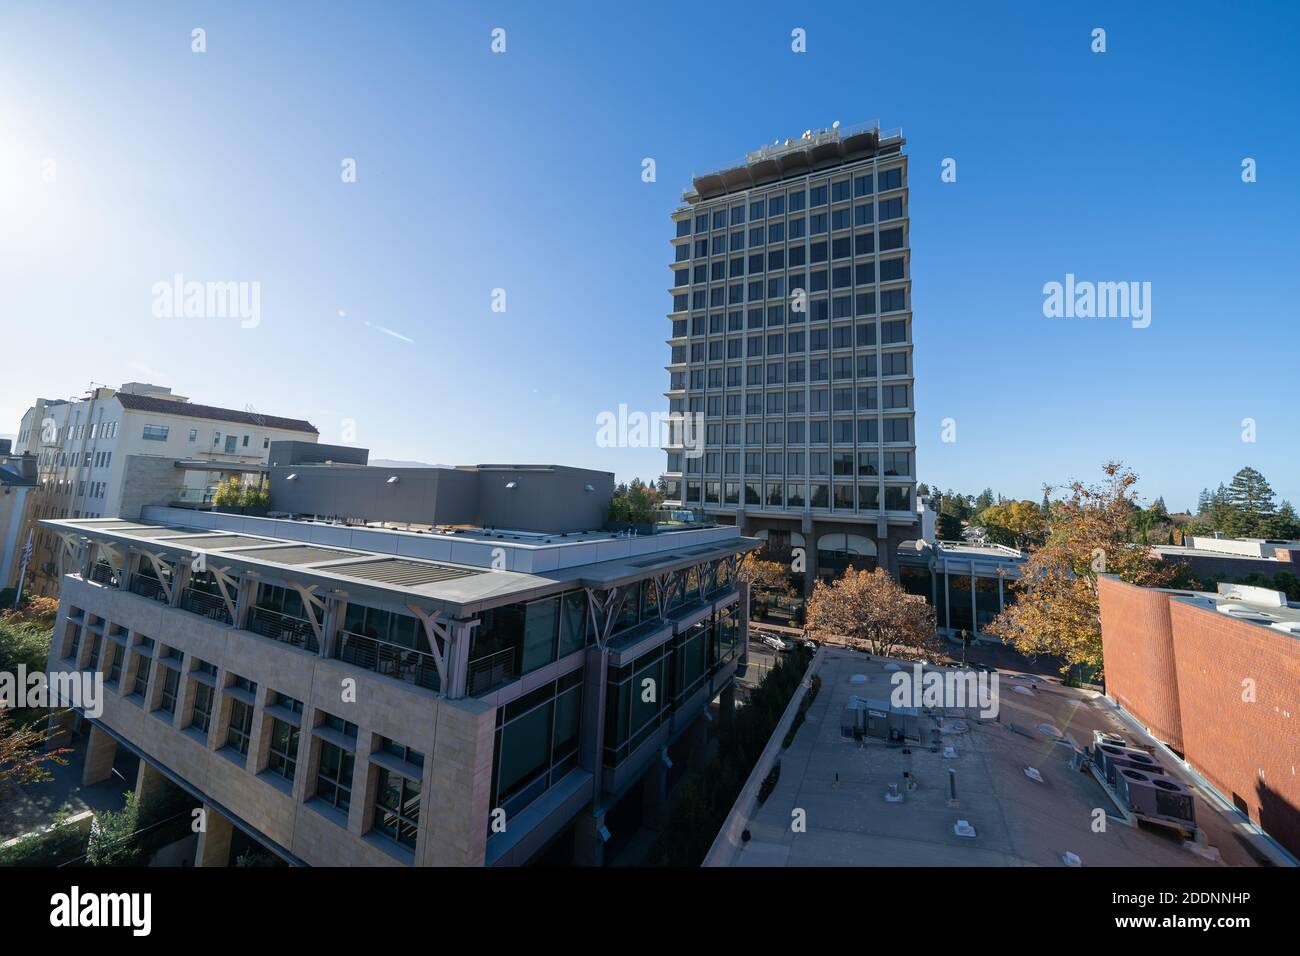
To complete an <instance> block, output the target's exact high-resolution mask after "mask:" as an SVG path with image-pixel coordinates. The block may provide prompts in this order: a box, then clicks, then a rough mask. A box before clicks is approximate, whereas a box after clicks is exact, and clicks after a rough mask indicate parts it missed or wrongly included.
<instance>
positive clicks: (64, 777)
mask: <svg viewBox="0 0 1300 956" xmlns="http://www.w3.org/2000/svg"><path fill="white" fill-rule="evenodd" d="M86 740H87V735H86V734H84V733H83V734H80V735H79V736H78V737H77V739H76V740H74V741H73V742H72V743H71V745H70V746H71V747H72V748H73V752H72V753H68V754H64V757H65V758H66V759H67V761H68V763H67V766H63V767H60V766H58V765H57V764H47V765H46V766H47V767H48V769H49V770H50V773H51V777H50V779H49V780H46V781H44V782H42V783H38V784H29V785H27V786H24V787H20V788H19V789H18V791H17V792H15V793H14V794H12V795H11V796H9V797H6V798H4V799H3V800H0V840H7V839H9V838H10V837H16V836H20V835H22V834H24V833H31V832H32V831H34V830H41V829H44V828H45V827H48V826H49V825H50V824H51V823H53V822H54V814H55V813H57V812H58V811H59V810H61V809H65V810H67V811H68V812H69V813H80V812H81V811H82V810H120V809H121V808H122V806H123V805H124V804H125V802H126V801H125V799H124V797H123V794H124V793H126V792H127V791H128V790H132V789H134V787H135V777H136V772H137V769H138V767H139V758H137V757H136V756H135V755H133V754H131V753H130V752H129V751H127V750H126V748H124V747H119V748H118V753H117V761H116V762H115V763H114V765H113V775H112V776H111V777H109V778H108V779H107V780H104V781H102V782H100V783H97V784H93V785H92V786H89V787H83V786H82V785H81V771H82V768H83V767H84V765H85V762H86Z"/></svg>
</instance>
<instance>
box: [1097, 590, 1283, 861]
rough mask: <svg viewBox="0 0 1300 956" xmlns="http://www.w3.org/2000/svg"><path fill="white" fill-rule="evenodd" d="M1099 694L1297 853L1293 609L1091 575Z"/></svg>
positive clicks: (1260, 594) (1264, 598)
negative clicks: (1101, 680) (1102, 666)
mask: <svg viewBox="0 0 1300 956" xmlns="http://www.w3.org/2000/svg"><path fill="white" fill-rule="evenodd" d="M1098 592H1099V598H1100V607H1101V627H1102V645H1103V650H1104V653H1105V657H1106V694H1107V696H1108V697H1110V698H1111V699H1112V700H1114V701H1115V702H1116V703H1117V704H1118V705H1119V706H1121V707H1122V708H1123V709H1124V710H1125V711H1127V712H1128V713H1129V714H1131V715H1132V716H1133V717H1134V718H1136V719H1137V720H1138V721H1140V722H1141V723H1142V724H1144V725H1145V726H1146V727H1147V728H1148V729H1149V730H1150V731H1151V733H1152V734H1153V735H1154V736H1156V737H1158V738H1159V739H1160V740H1162V741H1164V742H1165V743H1166V744H1167V745H1168V746H1169V747H1170V749H1172V750H1174V751H1176V752H1177V753H1178V754H1180V755H1181V756H1182V757H1183V759H1184V761H1185V763H1186V764H1187V766H1188V767H1189V768H1190V769H1191V770H1193V771H1195V772H1196V773H1198V774H1200V775H1201V777H1202V778H1204V780H1205V781H1206V782H1207V783H1208V784H1209V785H1210V786H1212V787H1214V788H1215V789H1216V790H1217V791H1218V793H1219V794H1220V796H1222V797H1223V799H1224V800H1226V801H1228V802H1230V803H1232V804H1233V805H1235V806H1236V807H1237V809H1238V810H1240V811H1241V812H1242V813H1243V814H1245V815H1247V816H1248V817H1249V818H1250V819H1251V820H1252V821H1253V822H1254V823H1256V824H1257V825H1259V827H1260V828H1261V829H1263V830H1264V831H1266V832H1267V833H1268V834H1269V835H1270V836H1272V837H1273V838H1274V839H1275V840H1277V841H1278V842H1279V843H1281V844H1282V845H1283V846H1285V847H1286V848H1287V849H1288V850H1290V851H1291V852H1292V853H1294V854H1300V769H1298V768H1300V607H1296V606H1294V605H1288V604H1287V603H1286V600H1285V595H1283V594H1282V593H1281V592H1277V591H1268V590H1265V589H1262V588H1250V587H1241V586H1233V585H1220V586H1219V591H1218V593H1215V594H1208V593H1204V592H1192V591H1172V590H1159V589H1152V588H1140V587H1134V586H1132V585H1129V584H1125V583H1124V582H1122V581H1120V580H1119V579H1118V578H1115V577H1113V576H1110V575H1104V576H1102V577H1101V578H1100V579H1099V581H1098Z"/></svg>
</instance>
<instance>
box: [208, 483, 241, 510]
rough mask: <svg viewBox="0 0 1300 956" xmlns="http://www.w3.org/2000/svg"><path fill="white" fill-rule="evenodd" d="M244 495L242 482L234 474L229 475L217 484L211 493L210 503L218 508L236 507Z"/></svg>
mask: <svg viewBox="0 0 1300 956" xmlns="http://www.w3.org/2000/svg"><path fill="white" fill-rule="evenodd" d="M243 497H244V491H243V482H241V481H240V480H239V478H238V476H236V475H231V476H230V477H229V478H227V479H226V480H225V481H223V482H221V483H220V484H219V485H217V490H216V491H215V492H213V494H212V503H213V504H214V505H216V506H217V507H218V508H238V507H239V506H240V504H241V502H242V499H243Z"/></svg>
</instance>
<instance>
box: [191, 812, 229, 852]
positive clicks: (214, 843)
mask: <svg viewBox="0 0 1300 956" xmlns="http://www.w3.org/2000/svg"><path fill="white" fill-rule="evenodd" d="M234 832H235V828H234V825H233V824H232V823H231V822H230V821H229V820H228V819H226V818H225V817H224V816H222V815H221V814H220V813H218V812H217V811H216V810H215V809H214V808H213V807H211V806H209V805H208V804H206V803H205V804H204V805H203V830H202V831H200V833H199V845H198V848H197V849H196V850H195V851H194V865H195V866H229V865H230V838H231V837H232V836H234Z"/></svg>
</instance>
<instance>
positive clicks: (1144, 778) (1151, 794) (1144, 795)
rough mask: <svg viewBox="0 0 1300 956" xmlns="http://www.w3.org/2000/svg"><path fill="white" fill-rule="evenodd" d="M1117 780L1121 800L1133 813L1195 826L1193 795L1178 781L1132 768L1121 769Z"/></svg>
mask: <svg viewBox="0 0 1300 956" xmlns="http://www.w3.org/2000/svg"><path fill="white" fill-rule="evenodd" d="M1117 777H1118V784H1117V787H1116V788H1117V789H1118V790H1119V796H1120V799H1121V800H1122V801H1123V802H1124V805H1125V806H1127V807H1128V808H1129V809H1130V810H1131V811H1133V812H1134V813H1136V814H1138V815H1139V816H1143V817H1152V818H1155V819H1157V820H1168V821H1171V822H1174V823H1179V824H1183V825H1186V826H1189V827H1194V826H1195V825H1196V811H1195V809H1194V804H1193V801H1192V795H1191V794H1190V793H1189V792H1188V791H1187V788H1186V787H1184V786H1183V785H1182V784H1180V783H1179V782H1178V781H1177V780H1174V779H1173V778H1172V777H1166V776H1164V775H1163V774H1158V773H1147V772H1145V771H1143V770H1136V769H1134V768H1132V767H1120V768H1119V772H1118V774H1117Z"/></svg>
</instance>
